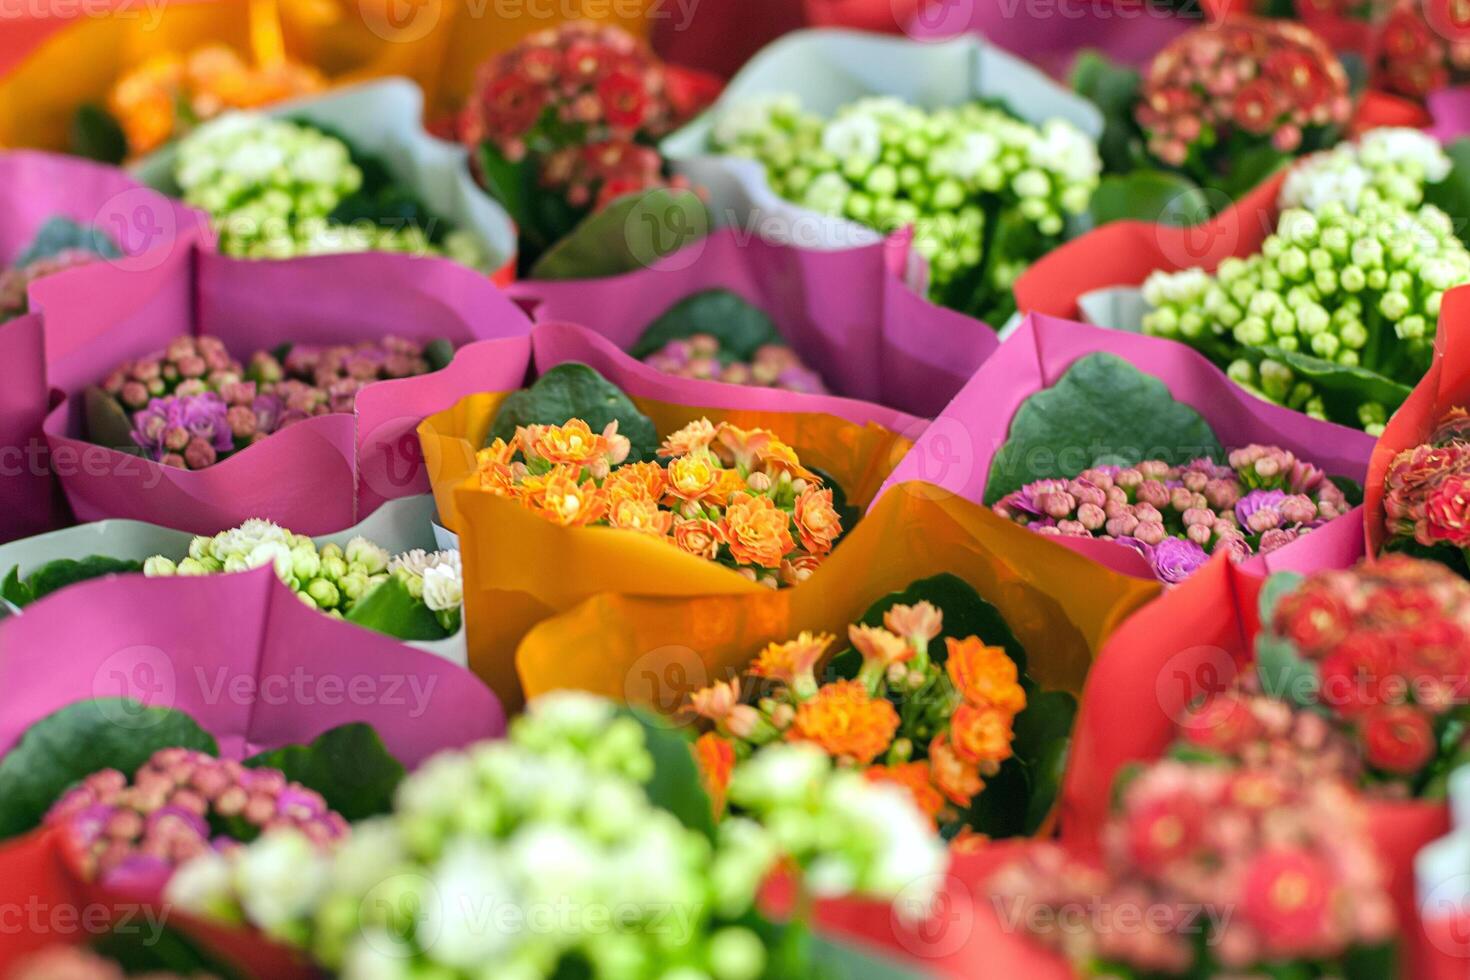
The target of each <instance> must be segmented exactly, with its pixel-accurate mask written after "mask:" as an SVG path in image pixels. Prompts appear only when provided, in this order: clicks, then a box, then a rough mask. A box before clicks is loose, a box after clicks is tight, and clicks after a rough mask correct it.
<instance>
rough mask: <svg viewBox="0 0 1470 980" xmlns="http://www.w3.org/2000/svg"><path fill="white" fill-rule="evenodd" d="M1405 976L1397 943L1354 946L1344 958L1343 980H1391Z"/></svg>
mask: <svg viewBox="0 0 1470 980" xmlns="http://www.w3.org/2000/svg"><path fill="white" fill-rule="evenodd" d="M1404 975H1405V974H1404V972H1403V970H1402V968H1401V967H1400V966H1399V958H1398V945H1397V944H1396V943H1381V944H1379V945H1377V946H1354V947H1353V948H1352V949H1350V950H1348V952H1347V955H1346V956H1345V957H1344V958H1343V965H1342V976H1343V980H1391V978H1393V977H1401V976H1404Z"/></svg>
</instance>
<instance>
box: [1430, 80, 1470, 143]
mask: <svg viewBox="0 0 1470 980" xmlns="http://www.w3.org/2000/svg"><path fill="white" fill-rule="evenodd" d="M1426 101H1427V102H1428V108H1429V116H1430V118H1431V119H1433V120H1434V121H1433V122H1432V123H1431V124H1430V127H1429V131H1430V132H1431V133H1432V134H1433V135H1434V138H1435V139H1437V140H1439V141H1440V142H1441V143H1449V142H1451V141H1452V140H1457V139H1459V138H1460V137H1461V136H1464V135H1466V134H1467V133H1470V86H1466V85H1456V86H1454V87H1453V88H1442V89H1440V90H1439V91H1437V92H1430V93H1429V98H1428V99H1427V100H1426Z"/></svg>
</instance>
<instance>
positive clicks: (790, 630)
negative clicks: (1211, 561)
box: [466, 483, 1160, 713]
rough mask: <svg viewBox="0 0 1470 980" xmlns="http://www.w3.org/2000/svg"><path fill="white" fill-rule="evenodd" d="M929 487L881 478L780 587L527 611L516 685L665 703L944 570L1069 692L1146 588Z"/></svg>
mask: <svg viewBox="0 0 1470 980" xmlns="http://www.w3.org/2000/svg"><path fill="white" fill-rule="evenodd" d="M934 491H935V488H934V487H932V486H930V485H929V484H922V483H903V484H899V485H898V486H896V487H893V488H892V489H890V490H889V492H887V493H885V494H884V495H883V498H882V499H881V500H880V501H879V502H878V505H877V506H876V507H874V508H873V509H872V510H871V511H869V513H868V514H867V516H866V517H864V518H863V520H862V521H861V522H860V523H859V524H858V525H857V527H855V528H854V529H853V530H852V531H851V532H850V533H849V534H848V536H847V537H846V538H845V539H844V540H843V541H842V543H841V545H840V546H839V547H838V548H837V550H836V551H834V552H833V553H832V556H831V557H830V558H829V559H828V560H827V561H826V562H825V563H824V564H823V565H822V566H821V567H820V568H818V569H817V570H816V572H815V573H814V574H813V575H812V577H811V578H809V579H807V580H806V581H805V582H803V583H802V584H801V585H798V586H797V587H795V588H793V589H786V590H782V591H779V592H772V591H770V590H766V589H754V590H743V591H740V592H734V591H731V592H729V593H728V594H710V595H702V596H689V595H685V596H683V597H676V596H673V595H665V596H647V595H631V594H623V595H611V594H604V595H599V596H595V597H593V598H591V599H588V600H587V601H585V602H582V603H581V604H579V605H577V606H576V607H574V608H572V609H569V610H567V611H566V612H563V613H561V614H560V615H558V616H556V617H554V618H551V619H548V620H546V621H544V622H542V623H540V624H539V625H537V626H536V627H535V628H534V629H533V630H531V631H530V633H528V634H527V635H526V637H525V638H524V640H523V641H522V642H521V644H520V646H519V649H518V650H517V652H516V664H517V667H518V669H519V673H520V679H521V682H522V685H523V687H524V689H525V693H526V696H527V697H535V696H537V695H538V694H542V693H544V692H546V691H550V690H555V689H558V688H575V689H579V690H586V691H594V692H596V693H598V694H603V695H606V696H607V697H611V698H616V699H618V700H620V701H626V702H629V703H633V704H639V705H645V706H648V707H652V708H654V709H656V710H658V711H661V712H665V713H668V712H671V711H673V710H675V709H677V708H678V707H680V706H681V705H683V704H684V703H686V701H687V698H688V695H689V694H690V693H692V692H693V691H695V690H698V689H699V688H701V687H704V686H705V685H707V684H710V683H713V682H714V681H717V680H723V679H725V678H728V677H731V676H734V675H735V674H737V673H739V672H740V671H743V670H744V669H745V668H746V666H747V665H748V664H749V663H750V661H751V660H752V659H754V657H755V655H756V654H757V653H758V652H759V651H760V649H761V647H763V646H764V645H765V644H767V643H769V642H772V641H781V640H788V639H791V638H792V637H794V636H795V635H796V634H797V633H799V632H800V631H801V630H824V631H826V632H829V633H833V634H836V635H837V636H839V637H845V636H846V635H847V626H848V624H850V623H853V622H856V621H857V620H859V619H860V618H861V617H862V616H863V614H864V613H866V612H867V610H868V608H869V607H870V606H872V605H873V603H874V602H876V601H877V600H878V599H881V598H882V597H883V596H884V595H886V594H888V593H890V592H895V591H898V590H901V589H904V588H906V587H908V586H909V585H910V584H912V583H913V582H915V581H917V580H919V579H923V578H929V577H930V576H934V575H939V574H942V573H946V572H947V573H949V574H952V575H955V576H957V577H959V578H961V579H963V580H965V581H966V582H968V583H969V584H970V585H971V586H972V587H973V588H974V589H975V590H976V591H977V592H978V593H979V594H980V595H981V596H982V597H983V598H984V599H986V600H987V601H989V602H991V603H992V604H994V605H995V606H996V608H997V609H999V610H1000V612H1001V615H1002V616H1004V617H1005V620H1006V622H1007V623H1008V624H1009V625H1010V627H1011V629H1012V631H1013V632H1014V633H1015V634H1016V638H1017V639H1018V640H1020V642H1021V644H1022V645H1023V646H1024V647H1025V649H1026V655H1027V664H1028V666H1027V671H1028V673H1030V675H1031V676H1032V677H1034V678H1035V679H1036V681H1037V682H1038V683H1040V684H1041V686H1042V687H1044V688H1047V689H1053V690H1064V691H1069V692H1071V693H1073V694H1078V693H1080V692H1081V689H1082V682H1083V680H1084V679H1085V677H1086V675H1087V671H1088V668H1089V667H1090V665H1091V663H1092V659H1093V657H1094V655H1095V654H1096V653H1097V650H1098V648H1099V647H1100V646H1101V644H1102V642H1103V641H1104V640H1105V639H1106V638H1107V637H1108V635H1109V634H1111V633H1112V631H1113V630H1114V629H1116V628H1117V626H1118V625H1119V624H1120V623H1121V622H1122V621H1123V620H1124V619H1125V618H1127V617H1128V616H1129V615H1130V614H1131V613H1132V612H1134V611H1135V610H1136V609H1138V608H1139V607H1140V606H1141V605H1143V604H1144V603H1145V602H1148V601H1149V600H1150V599H1152V598H1154V597H1155V596H1156V595H1158V593H1159V589H1160V586H1159V585H1158V584H1157V583H1156V582H1152V581H1148V580H1144V579H1139V578H1133V577H1131V576H1126V575H1120V574H1118V573H1116V572H1112V571H1109V570H1108V569H1106V568H1104V567H1102V566H1101V565H1098V564H1097V563H1095V562H1092V561H1090V560H1088V559H1087V558H1084V557H1082V556H1081V555H1078V554H1076V553H1075V552H1073V551H1070V550H1068V549H1066V548H1063V547H1060V546H1058V545H1055V544H1053V543H1051V542H1049V541H1047V540H1046V539H1045V538H1043V537H1041V536H1040V535H1038V534H1035V533H1033V532H1030V531H1027V530H1026V529H1025V528H1022V527H1019V526H1017V525H1016V524H1013V523H1011V522H1010V521H1006V520H1004V519H1002V518H1000V517H997V516H996V515H995V514H993V513H992V512H991V511H990V510H989V509H988V508H986V507H983V506H980V505H978V504H975V503H973V502H971V501H969V500H966V499H964V498H963V497H955V496H947V495H940V494H937V493H935V492H934ZM655 543H656V542H655ZM625 591H629V590H625ZM466 601H467V602H468V601H469V597H468V595H467V596H466ZM491 612H492V611H491V610H489V609H486V610H485V611H484V613H481V612H480V611H479V610H478V609H476V611H475V612H474V613H468V611H467V615H484V614H491Z"/></svg>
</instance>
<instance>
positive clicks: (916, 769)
mask: <svg viewBox="0 0 1470 980" xmlns="http://www.w3.org/2000/svg"><path fill="white" fill-rule="evenodd" d="M863 775H864V776H867V777H868V778H869V779H871V780H872V781H873V782H875V783H895V784H897V785H899V786H902V787H903V788H904V789H906V790H908V791H909V793H910V794H912V795H913V797H914V803H915V804H916V805H917V806H918V807H919V809H920V810H922V811H924V812H925V813H926V814H928V815H929V819H931V820H933V819H934V818H935V817H938V816H939V812H940V811H941V810H943V809H944V796H943V795H942V794H941V793H940V792H939V790H937V789H935V788H934V783H933V781H932V780H931V779H930V776H929V764H928V763H926V762H903V763H900V764H898V765H896V766H869V767H868V768H867V769H864V770H863Z"/></svg>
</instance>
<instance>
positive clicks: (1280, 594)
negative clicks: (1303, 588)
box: [1256, 572, 1305, 623]
mask: <svg viewBox="0 0 1470 980" xmlns="http://www.w3.org/2000/svg"><path fill="white" fill-rule="evenodd" d="M1304 578H1305V576H1303V575H1302V574H1301V573H1300V572H1277V573H1275V574H1274V575H1272V576H1270V577H1269V578H1267V579H1266V584H1265V585H1263V586H1261V595H1260V597H1259V598H1258V599H1257V600H1256V609H1257V611H1258V612H1259V614H1260V617H1261V622H1263V623H1270V622H1271V620H1272V619H1274V618H1275V616H1276V604H1277V603H1279V602H1280V601H1281V600H1282V599H1283V598H1285V597H1286V596H1288V595H1290V594H1291V593H1293V592H1295V591H1296V590H1297V588H1298V587H1299V586H1300V585H1301V584H1302V581H1303V579H1304Z"/></svg>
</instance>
